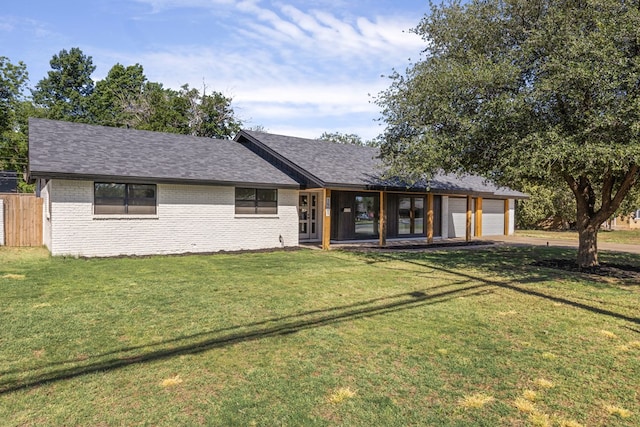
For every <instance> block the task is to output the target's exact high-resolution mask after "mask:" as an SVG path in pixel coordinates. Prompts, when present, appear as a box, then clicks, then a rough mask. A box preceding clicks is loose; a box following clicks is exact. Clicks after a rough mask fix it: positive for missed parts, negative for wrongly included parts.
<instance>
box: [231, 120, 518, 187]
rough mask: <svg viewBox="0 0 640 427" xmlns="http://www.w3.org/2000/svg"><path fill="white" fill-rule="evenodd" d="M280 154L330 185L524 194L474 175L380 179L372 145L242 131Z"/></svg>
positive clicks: (378, 161) (378, 159)
mask: <svg viewBox="0 0 640 427" xmlns="http://www.w3.org/2000/svg"><path fill="white" fill-rule="evenodd" d="M242 132H243V133H244V134H246V135H249V136H250V137H251V138H253V139H254V140H257V141H259V142H260V143H262V144H263V145H265V146H267V147H268V148H269V149H271V150H272V151H274V152H276V153H278V154H279V155H280V156H281V157H283V158H285V159H287V160H288V161H290V162H292V163H294V164H295V165H296V166H298V167H300V168H302V169H304V170H306V171H307V172H309V173H310V174H312V175H313V176H314V177H316V178H318V179H320V180H321V181H322V182H323V183H324V184H325V185H326V186H333V187H340V186H344V187H362V188H367V187H373V188H375V187H393V188H398V189H399V188H412V189H425V188H430V189H431V190H432V191H435V192H441V193H452V194H453V193H460V194H465V193H482V194H487V195H493V196H496V197H516V198H522V197H527V196H526V194H524V193H521V192H519V191H515V190H511V189H509V188H504V187H497V186H495V185H494V184H492V183H490V182H488V181H487V180H485V179H484V178H482V177H480V176H475V175H464V176H457V175H453V174H439V175H436V176H435V177H434V178H433V179H432V180H431V182H429V185H427V183H426V182H418V183H415V184H413V185H407V184H406V183H404V182H402V181H400V180H394V179H391V180H389V179H383V178H381V177H382V175H383V174H384V168H383V163H382V161H381V160H380V158H379V151H378V149H376V148H373V147H362V146H358V145H350V144H336V143H333V142H329V141H322V140H314V139H306V138H297V137H291V136H284V135H274V134H270V133H265V132H257V131H246V130H245V131H242Z"/></svg>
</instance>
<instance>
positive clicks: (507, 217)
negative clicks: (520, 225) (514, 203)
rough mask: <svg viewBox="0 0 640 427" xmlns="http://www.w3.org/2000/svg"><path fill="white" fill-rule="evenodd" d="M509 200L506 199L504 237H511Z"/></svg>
mask: <svg viewBox="0 0 640 427" xmlns="http://www.w3.org/2000/svg"><path fill="white" fill-rule="evenodd" d="M509 221H510V218H509V199H504V235H505V236H508V235H509Z"/></svg>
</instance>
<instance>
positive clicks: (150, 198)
mask: <svg viewBox="0 0 640 427" xmlns="http://www.w3.org/2000/svg"><path fill="white" fill-rule="evenodd" d="M93 201H94V203H93V213H94V214H96V215H118V214H120V215H154V214H155V213H156V186H155V185H154V184H119V183H114V182H96V183H94V191H93Z"/></svg>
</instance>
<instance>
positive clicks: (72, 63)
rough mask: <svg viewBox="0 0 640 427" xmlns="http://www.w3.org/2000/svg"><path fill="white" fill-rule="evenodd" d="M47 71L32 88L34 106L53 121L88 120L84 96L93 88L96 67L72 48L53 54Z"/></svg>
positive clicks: (86, 101)
mask: <svg viewBox="0 0 640 427" xmlns="http://www.w3.org/2000/svg"><path fill="white" fill-rule="evenodd" d="M49 64H50V65H51V71H49V72H48V73H47V77H45V78H43V79H42V80H40V81H39V82H38V84H37V85H36V87H35V89H33V90H32V95H33V101H34V102H35V104H36V105H38V106H40V107H42V108H45V109H46V110H47V117H48V118H50V119H56V120H67V121H78V122H90V121H91V118H90V117H89V112H88V99H89V97H90V95H91V94H92V93H93V90H94V83H93V79H92V78H91V74H92V73H93V72H94V71H95V69H96V67H95V66H94V65H93V59H92V58H91V57H90V56H86V55H85V54H84V53H82V50H80V48H77V47H74V48H72V49H71V50H69V51H67V50H66V49H63V50H61V51H60V53H58V54H57V55H53V57H52V58H51V61H49Z"/></svg>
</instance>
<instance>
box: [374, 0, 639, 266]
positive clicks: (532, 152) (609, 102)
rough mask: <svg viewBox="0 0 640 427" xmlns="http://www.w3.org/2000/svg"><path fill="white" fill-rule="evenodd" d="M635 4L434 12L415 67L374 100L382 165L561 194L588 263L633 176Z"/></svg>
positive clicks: (603, 1)
mask: <svg viewBox="0 0 640 427" xmlns="http://www.w3.org/2000/svg"><path fill="white" fill-rule="evenodd" d="M638 3H639V2H638V1H637V0H636V1H625V2H622V1H619V0H572V1H561V0H535V1H525V0H484V1H481V0H474V1H470V2H468V3H465V4H461V3H460V2H458V1H455V2H450V3H448V4H444V5H432V11H431V14H430V15H427V16H425V17H424V18H423V19H422V21H421V22H420V24H419V25H418V27H417V28H416V29H415V32H416V33H417V34H419V35H421V36H422V37H423V39H424V40H425V43H426V45H427V47H426V51H425V55H424V57H423V59H422V60H421V61H420V62H417V63H416V64H413V65H411V66H410V67H409V68H408V69H407V71H406V75H401V74H400V73H395V74H394V75H393V76H392V77H391V78H392V84H391V86H390V88H389V89H388V90H386V91H384V92H382V93H381V94H380V96H379V98H378V103H379V105H380V106H381V107H382V108H383V118H384V120H385V121H386V122H387V129H386V131H385V135H384V137H385V141H384V143H383V146H382V153H383V156H384V157H385V158H386V159H387V160H388V161H389V163H390V164H391V165H392V167H393V169H394V170H395V171H396V172H404V173H405V174H407V175H410V176H414V177H415V176H418V175H423V174H427V175H430V174H433V173H434V172H436V171H437V170H439V169H444V170H445V171H448V172H472V173H479V174H482V175H484V176H486V177H487V178H489V179H492V180H494V181H496V182H498V183H501V184H506V185H511V186H514V183H516V185H517V183H522V182H528V183H530V184H537V185H540V184H544V185H548V186H549V188H556V187H557V186H559V185H561V184H563V185H567V186H568V188H569V189H570V190H571V191H572V193H573V194H574V197H575V199H576V204H577V209H576V211H577V216H576V224H577V228H578V230H582V231H583V232H584V234H581V235H580V236H581V248H582V249H584V251H582V252H581V254H582V255H584V256H585V258H583V259H581V260H580V263H581V264H582V265H586V264H585V263H590V264H591V265H594V264H597V250H596V249H595V239H596V233H597V230H598V229H599V227H600V224H602V222H604V221H605V220H606V219H607V218H609V217H610V216H611V215H612V214H613V213H614V212H615V211H616V210H617V209H618V208H619V207H620V206H621V204H622V202H623V200H624V199H625V197H626V196H627V195H628V193H629V192H630V191H632V189H633V188H634V187H635V186H636V183H637V179H638V171H639V170H640V167H639V166H638V165H639V164H640V144H639V142H640V125H638V123H639V122H638V117H640V90H638V81H640V37H638V28H640V11H639V4H638ZM587 253H589V254H591V255H589V256H587Z"/></svg>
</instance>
